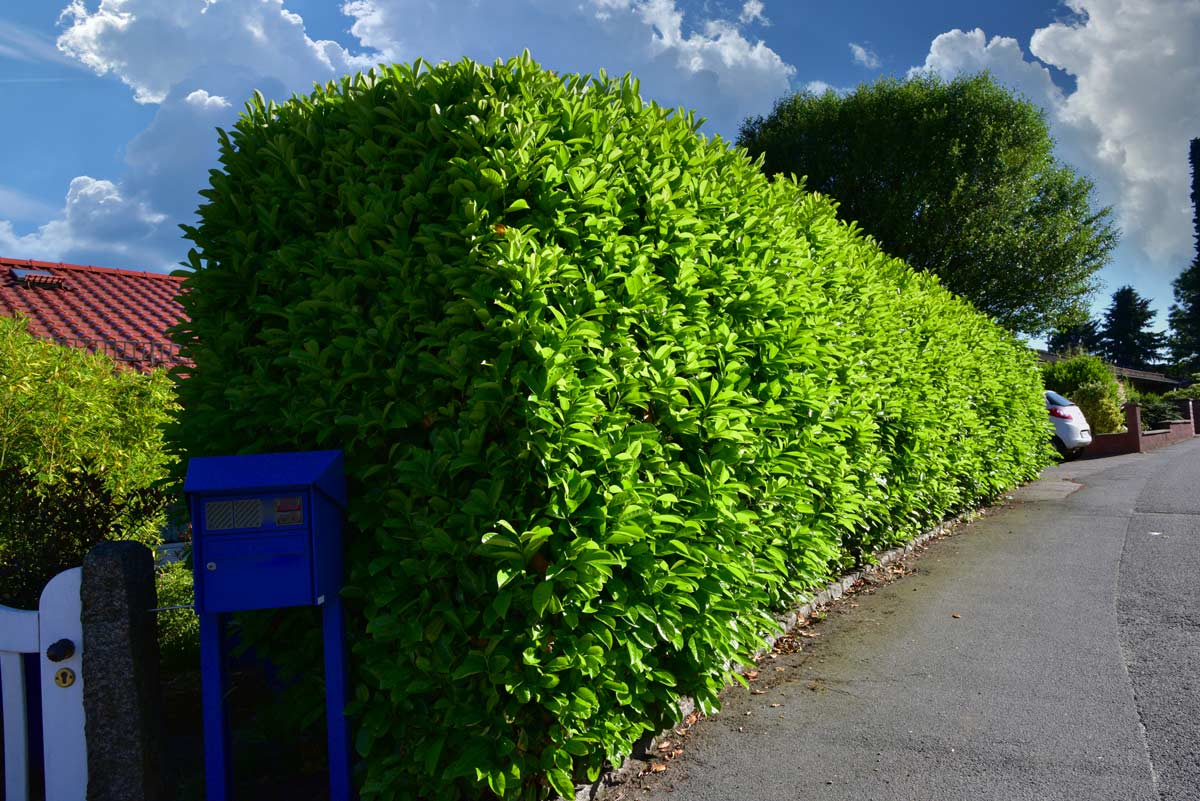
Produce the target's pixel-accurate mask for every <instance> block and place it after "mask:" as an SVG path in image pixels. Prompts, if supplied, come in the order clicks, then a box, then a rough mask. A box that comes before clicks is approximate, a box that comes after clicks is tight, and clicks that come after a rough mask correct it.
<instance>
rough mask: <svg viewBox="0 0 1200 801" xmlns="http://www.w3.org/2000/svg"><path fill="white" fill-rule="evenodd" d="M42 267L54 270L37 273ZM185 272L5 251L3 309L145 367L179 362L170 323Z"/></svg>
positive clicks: (36, 327) (61, 337)
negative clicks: (17, 256) (175, 274)
mask: <svg viewBox="0 0 1200 801" xmlns="http://www.w3.org/2000/svg"><path fill="white" fill-rule="evenodd" d="M20 270H35V271H37V272H38V273H49V276H42V275H29V276H26V277H25V278H21V275H22V273H20V272H14V271H20ZM182 282H183V279H182V278H175V277H172V276H169V275H162V274H160V273H143V272H137V271H134V270H114V269H112V268H108V267H85V266H83V265H80V264H60V263H58V262H45V261H29V260H24V259H22V260H18V259H6V258H3V257H0V314H2V315H5V316H8V317H13V316H16V315H17V314H20V315H22V316H24V317H26V318H28V320H29V333H31V334H33V335H34V336H37V337H42V338H44V339H52V340H54V341H56V342H60V343H62V344H65V345H72V346H75V347H81V348H86V349H87V350H90V351H94V352H103V353H107V354H109V355H110V356H112V357H113V358H114V359H116V360H117V361H119V362H124V363H127V364H129V365H130V366H132V367H135V368H137V369H139V370H148V369H150V368H152V367H157V366H163V365H165V366H170V365H173V364H177V363H178V362H179V357H178V350H179V349H178V347H177V346H176V345H175V344H174V343H173V342H172V341H171V340H170V338H169V337H168V336H167V333H166V332H167V328H169V327H170V326H173V325H175V324H176V323H177V322H179V320H180V318H181V317H182V316H183V309H182V307H181V306H180V305H179V303H178V301H176V300H175V296H176V295H177V294H179V286H180V284H181V283H182Z"/></svg>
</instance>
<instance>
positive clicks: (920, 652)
mask: <svg viewBox="0 0 1200 801" xmlns="http://www.w3.org/2000/svg"><path fill="white" fill-rule="evenodd" d="M909 567H911V568H914V569H915V572H914V573H913V574H912V575H909V576H906V577H904V578H902V579H900V580H897V581H895V582H893V583H890V584H888V585H886V586H883V587H880V588H878V589H876V590H874V591H873V592H870V593H866V592H863V593H859V594H857V595H855V596H852V597H851V598H850V599H849V600H848V601H846V602H843V603H842V604H841V605H840V606H839V607H838V608H837V609H836V610H835V611H833V612H832V613H831V614H830V615H829V618H828V619H827V620H826V621H825V622H823V623H820V624H818V625H816V626H814V627H812V628H811V629H810V631H812V632H815V633H817V634H819V636H818V637H816V638H814V639H805V640H804V641H803V642H804V648H803V650H801V651H800V652H799V653H794V654H780V655H778V656H777V657H776V658H775V659H768V660H764V662H763V664H762V666H761V669H760V673H759V676H758V678H757V679H756V680H755V681H754V682H753V683H752V684H751V687H752V688H753V689H754V690H755V691H756V692H761V691H763V690H765V692H762V693H761V694H752V693H750V692H748V691H747V690H744V689H740V688H738V689H735V690H731V691H728V692H727V693H726V695H725V699H724V706H723V708H722V711H721V713H720V715H718V716H716V717H715V718H713V719H710V720H704V721H701V722H700V723H699V724H697V725H696V726H694V727H693V728H692V729H691V732H690V733H689V735H688V737H687V738H686V739H684V740H683V741H682V744H683V747H684V753H683V754H682V755H681V756H679V757H678V758H676V759H674V760H671V761H670V762H669V764H668V767H667V769H666V770H665V771H663V772H661V773H655V774H650V775H647V776H644V777H642V778H641V779H637V780H634V781H633V782H631V783H630V784H628V785H626V786H624V787H622V788H620V789H618V790H617V792H616V793H615V794H614V795H616V797H619V798H625V799H633V798H638V799H647V801H666V800H667V799H688V801H710V800H711V801H734V800H741V799H746V800H747V801H775V800H776V799H778V800H779V801H783V800H784V799H787V801H833V800H835V799H836V801H848V800H850V799H853V800H855V801H858V800H859V799H862V800H863V801H867V800H870V801H906V800H908V799H911V800H912V801H942V800H943V799H945V800H946V801H951V800H952V801H964V800H966V799H969V800H970V801H988V800H990V799H997V800H999V799H1003V800H1004V801H1016V800H1017V799H1029V801H1049V800H1050V799H1072V800H1080V801H1106V800H1107V799H1112V801H1142V800H1143V799H1145V801H1159V800H1160V799H1161V800H1162V801H1184V800H1185V799H1186V800H1187V801H1196V800H1197V799H1200V439H1196V440H1193V441H1191V442H1186V443H1183V444H1180V445H1176V446H1173V447H1170V448H1166V449H1163V450H1161V451H1156V452H1154V453H1150V454H1131V455H1128V456H1118V457H1112V458H1108V459H1096V460H1083V461H1079V462H1074V463H1069V464H1065V465H1058V466H1055V467H1051V468H1049V469H1048V470H1047V471H1046V472H1045V473H1044V475H1043V478H1042V479H1041V480H1040V481H1038V482H1035V483H1034V484H1031V485H1030V486H1028V487H1025V488H1022V489H1021V490H1019V491H1017V492H1016V493H1014V499H1013V500H1012V502H1011V503H1009V504H1007V505H1006V506H1005V508H1003V509H999V510H995V511H993V512H992V513H990V514H988V515H987V516H986V517H984V518H982V519H981V520H978V521H976V522H974V523H971V524H970V525H968V526H966V527H964V528H962V529H960V531H959V533H957V534H956V535H954V536H952V537H948V538H946V539H944V540H941V541H938V542H936V543H934V544H933V545H932V546H931V547H930V548H929V549H928V550H927V551H926V552H925V553H924V554H923V555H922V556H920V557H919V558H917V559H915V560H912V561H911V562H909Z"/></svg>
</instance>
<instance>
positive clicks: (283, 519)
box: [275, 496, 304, 526]
mask: <svg viewBox="0 0 1200 801" xmlns="http://www.w3.org/2000/svg"><path fill="white" fill-rule="evenodd" d="M303 522H304V499H303V498H301V497H299V496H293V497H288V498H276V499H275V525H277V526H298V525H301V524H302V523H303Z"/></svg>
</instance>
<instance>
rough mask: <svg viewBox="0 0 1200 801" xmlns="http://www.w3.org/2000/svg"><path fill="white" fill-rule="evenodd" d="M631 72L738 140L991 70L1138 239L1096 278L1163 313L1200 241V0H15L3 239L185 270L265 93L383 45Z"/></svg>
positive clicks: (4, 245)
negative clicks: (203, 193) (241, 114)
mask: <svg viewBox="0 0 1200 801" xmlns="http://www.w3.org/2000/svg"><path fill="white" fill-rule="evenodd" d="M523 48H528V49H529V50H530V51H531V52H532V53H533V55H534V57H535V58H537V59H538V60H539V61H541V62H542V63H543V65H545V66H547V67H551V68H554V69H557V70H560V71H578V72H594V71H595V70H597V69H599V68H605V69H607V70H608V71H609V72H616V73H622V72H626V71H632V72H634V74H635V75H637V76H638V77H639V78H640V79H641V81H642V89H643V94H644V95H645V96H647V97H649V98H653V99H655V100H658V101H659V102H661V103H664V104H667V105H673V106H674V105H683V106H686V107H688V108H692V109H695V110H696V111H697V112H698V113H699V115H700V116H703V117H705V118H707V119H708V120H709V122H708V123H707V124H706V126H705V128H704V130H706V131H707V132H709V133H717V134H721V135H723V136H725V137H727V138H732V137H733V136H735V135H736V132H737V127H738V124H739V122H740V121H741V120H742V119H744V118H745V117H746V116H748V115H752V114H763V113H766V112H767V111H769V110H770V107H771V104H772V102H773V100H774V99H776V98H778V97H779V96H781V95H783V94H786V93H789V92H792V91H796V90H798V89H801V88H805V87H811V88H819V87H823V86H831V87H834V88H838V89H840V88H847V87H853V86H855V85H856V84H858V83H860V82H863V81H870V80H873V79H875V78H877V77H880V76H883V75H899V76H903V75H905V74H907V73H908V72H909V71H910V70H913V69H930V70H934V71H936V72H939V73H941V74H943V75H945V76H947V77H950V76H953V75H954V74H956V73H958V72H960V71H978V70H980V69H984V68H987V69H990V70H992V72H993V73H994V74H995V75H996V76H997V77H998V78H999V79H1000V80H1001V81H1002V82H1004V83H1006V84H1007V85H1008V86H1010V87H1012V88H1013V89H1015V90H1018V91H1020V92H1022V93H1023V94H1024V95H1025V96H1026V97H1028V98H1029V99H1030V100H1033V101H1034V102H1036V103H1038V104H1039V105H1041V106H1042V107H1043V108H1044V109H1045V110H1046V115H1047V120H1048V122H1049V123H1050V127H1051V131H1052V133H1053V135H1054V136H1055V138H1056V140H1057V142H1058V151H1057V152H1058V155H1059V157H1060V158H1061V159H1063V160H1064V161H1066V162H1067V163H1069V164H1071V165H1072V166H1073V167H1074V168H1075V169H1076V170H1078V171H1079V172H1080V173H1082V174H1084V175H1087V176H1089V177H1090V178H1092V180H1093V181H1095V183H1096V187H1097V199H1098V201H1099V202H1100V203H1103V204H1106V205H1112V206H1113V207H1114V211H1115V216H1116V219H1117V221H1118V223H1119V225H1120V227H1121V228H1122V231H1123V234H1124V236H1123V239H1122V244H1121V246H1120V248H1119V249H1118V251H1117V254H1116V258H1115V259H1114V262H1113V264H1112V265H1110V266H1109V267H1108V268H1106V269H1105V271H1104V273H1103V274H1102V277H1103V279H1104V281H1105V288H1104V290H1103V291H1102V293H1101V294H1100V296H1098V297H1097V299H1096V302H1095V304H1094V307H1095V309H1096V312H1097V314H1099V313H1100V312H1101V311H1102V310H1103V308H1104V307H1105V306H1107V304H1108V296H1109V294H1110V293H1111V292H1112V291H1113V290H1115V289H1116V288H1117V287H1119V286H1121V285H1123V284H1132V285H1133V286H1134V287H1136V288H1137V289H1138V291H1139V292H1141V293H1143V294H1145V295H1148V296H1149V297H1151V298H1152V299H1153V300H1154V302H1155V307H1156V308H1157V310H1158V311H1159V324H1160V326H1161V325H1163V324H1165V316H1166V310H1167V308H1168V306H1169V305H1170V302H1171V290H1170V282H1171V280H1172V279H1173V278H1174V277H1175V275H1177V274H1178V272H1179V270H1180V269H1181V268H1182V267H1183V266H1184V265H1185V264H1186V263H1187V262H1188V260H1189V259H1190V256H1191V253H1192V239H1191V234H1192V226H1191V205H1190V200H1189V199H1188V189H1189V175H1188V167H1187V143H1188V140H1189V139H1190V138H1191V137H1195V136H1200V102H1198V98H1197V90H1196V87H1197V86H1200V2H1197V0H1065V2H1056V1H1055V0H1010V2H1003V3H997V2H976V1H974V0H960V1H958V2H952V1H951V0H909V2H903V3H898V2H882V0H840V1H839V2H836V3H828V2H821V3H818V2H810V1H809V0H791V2H788V1H786V0H486V1H485V0H342V1H341V2H330V0H7V2H6V3H5V4H4V5H3V6H2V7H0V107H3V108H4V110H5V112H6V113H5V117H6V124H5V125H4V126H0V255H3V256H8V257H13V258H36V259H46V260H62V261H74V262H82V263H89V264H100V265H106V266H115V267H131V268H138V269H150V270H170V269H172V268H173V267H174V265H176V264H177V263H178V262H179V261H180V260H182V259H183V258H184V255H185V253H186V243H185V242H184V241H183V240H182V238H181V237H180V235H179V229H178V224H179V223H181V222H188V221H190V219H191V217H192V214H193V213H194V210H195V207H196V205H197V202H198V200H199V198H198V196H197V194H196V193H197V191H198V190H199V189H200V188H202V187H203V185H205V184H206V183H207V171H208V170H209V169H210V168H212V167H213V166H215V156H214V154H215V136H214V134H213V129H214V127H216V126H224V127H227V126H229V125H230V124H231V123H232V122H233V120H235V119H236V116H237V113H238V111H239V110H240V108H241V106H242V103H243V101H244V99H245V98H246V97H247V96H248V95H249V93H250V92H251V91H253V90H254V89H256V88H257V89H261V90H262V91H263V92H264V93H265V94H267V95H268V96H269V97H275V98H286V97H287V96H288V95H290V94H291V93H293V92H305V91H307V90H308V89H309V88H310V87H311V85H312V83H313V82H314V81H323V80H327V79H329V78H332V77H336V76H337V75H341V74H344V73H346V72H351V71H354V70H356V69H361V68H365V67H368V66H370V65H372V64H375V63H378V62H380V61H390V60H405V61H411V60H413V59H415V58H417V57H418V56H420V57H424V58H426V59H428V60H431V61H438V60H442V59H458V58H460V57H462V56H469V57H471V58H475V59H479V60H486V61H490V60H492V59H495V58H497V57H507V56H511V55H514V54H516V53H519V52H520V51H521V50H522V49H523Z"/></svg>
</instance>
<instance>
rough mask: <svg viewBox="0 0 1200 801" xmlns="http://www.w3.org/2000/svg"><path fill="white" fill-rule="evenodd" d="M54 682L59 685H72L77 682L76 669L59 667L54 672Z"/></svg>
mask: <svg viewBox="0 0 1200 801" xmlns="http://www.w3.org/2000/svg"><path fill="white" fill-rule="evenodd" d="M54 683H55V684H57V685H58V686H59V687H64V688H66V687H70V686H71V685H72V684H74V683H75V671H73V670H71V669H70V668H59V669H58V670H57V671H56V672H55V673H54Z"/></svg>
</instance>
